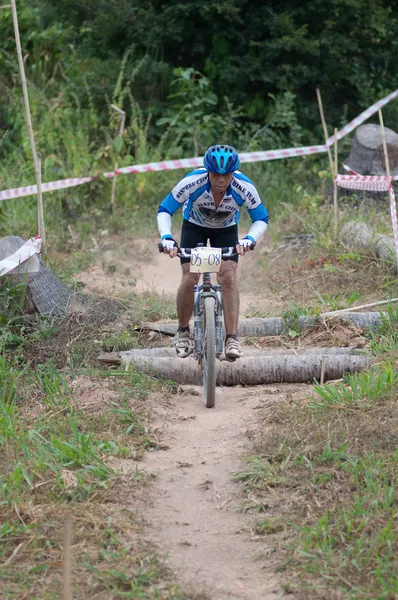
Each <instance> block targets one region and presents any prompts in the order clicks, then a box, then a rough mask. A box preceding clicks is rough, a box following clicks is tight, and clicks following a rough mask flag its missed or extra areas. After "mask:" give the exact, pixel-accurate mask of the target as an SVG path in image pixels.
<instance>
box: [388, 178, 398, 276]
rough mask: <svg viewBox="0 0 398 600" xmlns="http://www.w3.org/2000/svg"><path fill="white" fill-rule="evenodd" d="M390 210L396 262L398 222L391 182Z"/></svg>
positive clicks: (397, 253)
mask: <svg viewBox="0 0 398 600" xmlns="http://www.w3.org/2000/svg"><path fill="white" fill-rule="evenodd" d="M390 212H391V221H392V230H393V232H394V242H395V252H396V255H397V264H398V224H397V205H396V202H395V192H394V190H393V187H392V182H391V185H390Z"/></svg>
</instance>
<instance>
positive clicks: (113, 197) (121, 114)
mask: <svg viewBox="0 0 398 600" xmlns="http://www.w3.org/2000/svg"><path fill="white" fill-rule="evenodd" d="M111 107H112V108H113V110H116V112H118V113H119V115H120V126H119V136H120V137H122V135H123V131H124V124H125V122H126V113H125V112H124V110H122V109H121V108H119V107H118V106H115V104H111ZM118 167H119V164H118V162H117V161H116V162H115V167H114V171H116V170H117V169H118ZM116 179H117V175H115V176H114V178H113V182H112V196H111V205H112V211H113V208H114V206H115V196H116Z"/></svg>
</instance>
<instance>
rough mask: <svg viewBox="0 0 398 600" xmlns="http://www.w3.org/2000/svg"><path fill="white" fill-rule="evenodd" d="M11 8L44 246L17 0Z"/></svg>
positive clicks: (39, 222)
mask: <svg viewBox="0 0 398 600" xmlns="http://www.w3.org/2000/svg"><path fill="white" fill-rule="evenodd" d="M11 10H12V20H13V23H14V32H15V43H16V46H17V55H18V63H19V70H20V73H21V81H22V90H23V96H24V102H25V113H26V124H27V127H28V133H29V138H30V145H31V148H32V154H33V163H34V167H35V175H36V184H37V215H38V226H39V235H40V237H41V239H42V242H43V246H44V245H45V243H46V233H45V229H44V217H43V198H42V196H41V181H40V176H39V173H40V168H39V164H38V157H37V154H36V145H35V137H34V134H33V127H32V117H31V114H30V107H29V95H28V86H27V84H26V76H25V67H24V61H23V57H22V48H21V38H20V35H19V25H18V14H17V7H16V4H15V0H11Z"/></svg>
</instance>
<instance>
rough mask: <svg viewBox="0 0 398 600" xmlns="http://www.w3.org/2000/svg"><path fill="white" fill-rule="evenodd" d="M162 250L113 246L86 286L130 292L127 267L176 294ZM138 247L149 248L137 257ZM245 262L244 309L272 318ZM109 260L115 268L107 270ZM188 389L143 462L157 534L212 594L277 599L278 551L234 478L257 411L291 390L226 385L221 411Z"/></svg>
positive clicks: (151, 287)
mask: <svg viewBox="0 0 398 600" xmlns="http://www.w3.org/2000/svg"><path fill="white" fill-rule="evenodd" d="M155 248H156V246H155V242H154V241H147V242H143V241H141V242H140V241H138V242H137V241H136V242H135V243H134V245H133V244H130V245H129V246H127V247H125V248H124V249H123V251H120V248H118V249H117V250H116V249H115V248H113V249H112V248H110V249H108V250H107V251H106V253H105V254H104V255H103V261H102V265H101V266H100V265H97V266H94V267H92V268H91V269H89V270H88V271H87V272H86V273H82V274H81V275H80V277H79V279H80V281H82V282H83V283H84V284H85V287H86V289H87V291H93V292H102V293H103V292H107V293H120V292H122V291H123V290H126V280H127V279H128V275H126V273H127V271H128V270H129V272H130V275H131V277H134V286H133V288H134V292H135V293H137V292H138V293H140V292H154V291H156V292H157V293H164V294H166V295H172V296H173V297H174V296H175V292H176V289H177V287H178V284H179V281H180V269H179V265H178V263H176V261H174V260H170V259H167V258H166V257H164V256H162V255H159V254H157V253H156V252H155ZM138 250H140V252H141V253H142V256H141V258H140V259H139V260H137V252H138ZM253 254H254V253H253ZM244 260H245V265H246V269H240V271H241V278H242V281H241V286H240V287H241V289H244V293H243V294H241V315H242V316H245V313H246V312H247V311H248V310H251V309H250V306H255V307H258V306H259V302H260V301H261V302H262V303H265V305H266V306H268V307H269V309H270V314H277V313H276V311H277V310H278V309H277V308H276V306H277V304H278V300H277V298H276V297H275V296H273V295H272V294H270V292H269V290H268V289H267V286H264V288H260V291H259V289H258V281H257V282H256V284H257V290H256V292H255V293H253V292H252V288H251V286H250V281H251V280H252V281H254V278H253V270H252V267H253V266H254V265H255V260H256V258H255V257H254V256H253V257H252V256H250V257H248V258H246V257H245V259H244ZM246 260H247V262H246ZM242 262H243V261H242ZM107 264H108V265H112V266H113V267H112V269H109V268H108V269H107V266H106V265H107ZM109 271H111V272H109ZM245 273H246V274H245ZM247 273H250V274H251V275H250V276H248V275H247ZM250 277H251V278H252V279H251V280H250ZM263 305H264V304H263ZM190 389H191V392H192V391H193V392H194V393H187V392H186V391H185V393H184V394H182V395H180V396H177V397H176V399H175V401H174V404H173V405H172V406H171V407H169V408H168V409H167V410H166V409H165V408H164V406H158V407H155V415H156V419H157V423H156V427H157V431H158V435H159V437H160V439H161V441H162V444H161V446H162V447H166V448H167V450H160V451H157V452H153V453H150V454H148V455H147V457H146V459H145V461H144V467H145V468H146V469H147V470H149V471H150V472H151V473H153V474H154V475H156V479H155V482H154V483H153V485H152V487H151V490H150V491H149V497H146V498H145V503H144V504H143V506H142V510H143V512H144V515H145V519H146V521H147V522H148V523H149V524H150V538H151V540H152V541H154V542H155V543H156V544H157V545H158V547H159V551H160V552H161V553H162V554H167V555H168V560H169V563H170V566H171V567H172V568H173V570H174V571H175V572H176V573H177V575H178V580H179V581H180V582H181V583H182V582H184V584H188V585H190V586H191V587H192V588H193V589H195V590H203V591H204V592H206V594H207V597H208V598H210V599H211V600H223V599H225V598H230V599H234V598H247V599H250V600H268V599H269V600H271V599H274V598H275V599H276V598H277V597H280V596H278V593H280V591H281V587H280V582H279V581H278V580H277V577H276V575H275V572H274V568H273V567H274V565H273V561H272V552H271V550H270V549H269V548H268V547H267V541H266V538H260V537H258V536H256V535H255V534H254V533H253V525H254V523H255V522H256V521H257V520H259V518H260V516H261V515H260V516H259V515H250V514H247V513H243V511H242V510H239V507H242V502H243V498H242V488H241V486H240V485H239V484H237V483H236V482H234V481H233V479H232V477H233V474H234V473H236V472H237V471H239V470H242V469H243V468H244V466H245V463H244V460H243V458H244V457H245V456H247V455H248V454H249V453H250V451H251V444H250V441H249V438H248V435H247V434H248V431H249V430H251V429H256V427H257V428H258V425H257V423H258V415H259V412H261V410H260V411H259V410H258V409H261V408H262V407H266V406H269V404H270V403H276V402H278V401H282V400H284V399H285V397H284V394H283V391H281V392H279V391H278V388H275V386H273V387H272V388H271V387H270V386H263V387H255V388H221V389H218V390H217V399H216V407H215V408H214V409H206V408H205V407H204V403H203V399H202V391H201V389H199V388H198V390H196V392H195V390H194V389H193V388H190ZM270 391H271V392H273V393H272V395H271V394H270ZM275 392H277V393H276V394H275ZM264 565H265V566H264Z"/></svg>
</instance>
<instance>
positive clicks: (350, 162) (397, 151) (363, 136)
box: [345, 124, 398, 175]
mask: <svg viewBox="0 0 398 600" xmlns="http://www.w3.org/2000/svg"><path fill="white" fill-rule="evenodd" d="M385 132H386V141H387V150H388V158H389V163H390V170H391V175H398V135H397V134H396V133H395V131H393V130H392V129H388V127H385ZM345 164H346V165H347V166H348V167H349V168H350V169H353V171H355V172H356V173H359V174H360V175H386V168H385V160H384V153H383V139H382V134H381V127H380V125H375V124H367V125H361V126H360V127H358V128H357V130H356V132H355V137H354V139H353V141H352V148H351V152H350V155H349V157H348V158H347V159H346V160H345Z"/></svg>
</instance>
